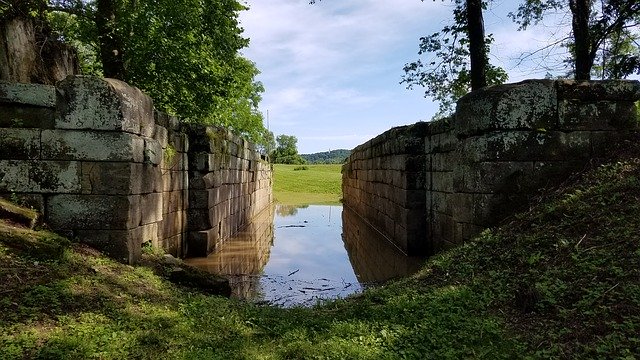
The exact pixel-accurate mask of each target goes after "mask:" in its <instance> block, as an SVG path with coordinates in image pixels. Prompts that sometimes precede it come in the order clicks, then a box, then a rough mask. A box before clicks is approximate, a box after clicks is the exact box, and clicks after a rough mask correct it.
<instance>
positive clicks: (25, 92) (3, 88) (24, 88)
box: [0, 82, 56, 108]
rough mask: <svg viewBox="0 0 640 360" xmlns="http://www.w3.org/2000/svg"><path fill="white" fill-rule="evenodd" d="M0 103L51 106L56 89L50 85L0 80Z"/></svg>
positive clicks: (53, 104) (54, 100)
mask: <svg viewBox="0 0 640 360" xmlns="http://www.w3.org/2000/svg"><path fill="white" fill-rule="evenodd" d="M0 103H9V104H23V105H32V106H38V107H50V108H52V107H54V106H55V104H56V89H55V87H53V86H52V85H42V84H23V83H9V82H0Z"/></svg>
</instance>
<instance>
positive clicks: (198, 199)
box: [189, 189, 211, 209]
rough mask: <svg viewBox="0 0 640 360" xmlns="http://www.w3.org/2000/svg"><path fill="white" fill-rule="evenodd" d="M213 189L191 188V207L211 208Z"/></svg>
mask: <svg viewBox="0 0 640 360" xmlns="http://www.w3.org/2000/svg"><path fill="white" fill-rule="evenodd" d="M210 193H211V190H204V189H203V190H190V191H189V207H190V208H191V209H209V197H210Z"/></svg>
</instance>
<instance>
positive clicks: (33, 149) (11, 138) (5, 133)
mask: <svg viewBox="0 0 640 360" xmlns="http://www.w3.org/2000/svg"><path fill="white" fill-rule="evenodd" d="M0 111H1V109H0ZM0 149H2V151H1V152H0V159H12V160H22V159H38V158H39V157H40V130H39V129H5V128H0Z"/></svg>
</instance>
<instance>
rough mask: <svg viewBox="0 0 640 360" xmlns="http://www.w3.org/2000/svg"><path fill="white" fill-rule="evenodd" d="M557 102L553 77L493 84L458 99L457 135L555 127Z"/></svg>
mask: <svg viewBox="0 0 640 360" xmlns="http://www.w3.org/2000/svg"><path fill="white" fill-rule="evenodd" d="M556 106H557V93H556V89H555V84H554V82H553V81H552V80H526V81H523V82H520V83H516V84H504V85H497V86H489V87H487V88H484V89H481V90H479V91H474V92H472V93H470V94H468V95H466V96H464V97H462V98H461V99H460V100H459V101H458V104H457V107H456V114H455V120H454V121H455V131H456V135H457V136H472V135H477V134H482V133H485V132H487V131H492V130H497V129H502V130H523V129H540V128H544V129H554V128H555V126H556Z"/></svg>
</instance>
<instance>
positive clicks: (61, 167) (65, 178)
mask: <svg viewBox="0 0 640 360" xmlns="http://www.w3.org/2000/svg"><path fill="white" fill-rule="evenodd" d="M81 178H82V167H81V165H80V163H79V162H76V161H31V162H29V187H30V188H31V189H32V191H33V192H40V193H58V194H60V193H61V194H64V193H80V191H81V185H80V180H81Z"/></svg>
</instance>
